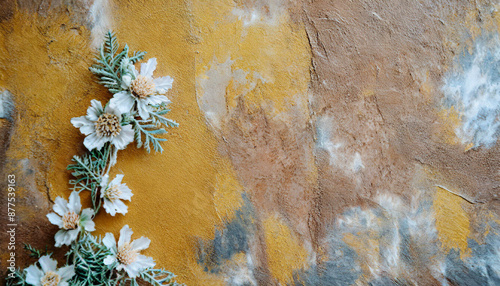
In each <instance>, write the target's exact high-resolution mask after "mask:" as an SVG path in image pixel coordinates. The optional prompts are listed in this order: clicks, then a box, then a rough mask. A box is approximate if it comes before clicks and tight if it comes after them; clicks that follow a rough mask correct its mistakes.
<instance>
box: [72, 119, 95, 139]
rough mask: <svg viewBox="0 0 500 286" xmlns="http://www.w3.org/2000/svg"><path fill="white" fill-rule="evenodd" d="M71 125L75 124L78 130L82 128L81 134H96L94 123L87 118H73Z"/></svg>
mask: <svg viewBox="0 0 500 286" xmlns="http://www.w3.org/2000/svg"><path fill="white" fill-rule="evenodd" d="M71 124H73V126H75V127H76V128H80V132H82V133H83V134H85V135H89V134H90V133H92V132H95V126H94V122H92V121H90V120H88V119H87V116H80V117H74V118H71Z"/></svg>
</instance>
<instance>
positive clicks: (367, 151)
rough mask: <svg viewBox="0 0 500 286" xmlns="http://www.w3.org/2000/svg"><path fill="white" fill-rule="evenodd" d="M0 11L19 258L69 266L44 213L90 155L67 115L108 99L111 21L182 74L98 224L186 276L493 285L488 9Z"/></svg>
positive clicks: (165, 68) (11, 4)
mask: <svg viewBox="0 0 500 286" xmlns="http://www.w3.org/2000/svg"><path fill="white" fill-rule="evenodd" d="M0 3H1V4H0V90H1V91H2V93H0V94H1V96H0V106H1V107H2V108H0V111H1V112H0V144H1V146H3V148H2V149H0V162H1V164H2V165H1V169H0V173H1V175H2V178H6V176H7V175H8V174H15V175H16V178H17V186H16V188H17V198H18V200H17V205H16V213H17V220H18V224H19V227H18V234H17V237H16V239H17V247H18V250H17V252H16V253H17V265H18V266H20V267H26V266H28V265H29V264H31V263H33V261H32V260H31V259H29V258H28V257H27V255H25V254H24V253H23V251H22V250H21V246H22V244H21V243H22V242H26V243H30V244H33V245H34V246H37V247H40V248H43V247H45V245H48V246H49V248H50V249H51V250H54V251H55V255H56V256H58V257H59V258H62V256H61V255H62V253H63V250H60V249H54V248H53V247H51V245H53V242H54V241H53V234H54V233H55V231H56V228H55V227H54V226H51V225H50V224H49V222H48V221H47V219H46V218H45V214H46V213H47V212H49V211H50V208H51V206H52V204H53V201H54V199H55V197H57V196H63V197H67V196H68V195H69V190H68V183H67V181H68V179H69V178H70V175H69V173H68V172H67V171H66V170H65V168H66V166H67V165H68V164H69V163H70V159H71V157H72V156H73V155H75V154H82V153H83V152H85V151H86V150H85V148H84V146H83V144H82V140H83V136H82V135H81V134H80V133H79V132H78V130H76V129H75V128H73V126H71V124H70V119H71V118H72V117H76V116H81V115H83V114H84V113H85V111H86V108H87V106H88V105H89V103H90V100H91V99H98V100H101V101H107V100H109V98H110V94H109V93H108V92H107V91H106V90H105V89H104V88H103V87H101V86H99V85H98V84H97V83H96V80H95V78H94V77H93V76H92V74H91V73H90V72H89V71H88V67H89V66H90V65H91V63H92V57H93V54H94V52H95V48H96V47H97V46H98V45H99V43H100V41H101V40H102V35H103V33H104V32H105V31H106V30H108V29H114V30H115V31H117V35H118V37H119V40H120V42H121V43H122V44H123V43H125V42H126V43H127V44H128V45H129V46H130V47H131V48H132V49H133V50H146V51H148V55H147V57H156V58H157V59H158V69H157V71H156V73H157V74H158V75H161V76H164V75H170V76H172V77H173V78H174V86H173V89H172V90H171V91H170V92H169V94H168V96H169V98H170V99H171V100H172V104H171V109H172V112H171V113H170V114H169V117H171V118H172V119H174V120H176V121H177V122H179V123H180V126H179V128H176V129H170V130H169V134H168V135H167V137H166V138H167V139H168V141H167V142H166V143H165V144H164V147H165V152H164V153H162V154H146V153H145V151H144V150H136V149H135V148H134V147H133V146H129V148H127V149H126V150H124V151H120V152H119V154H118V160H119V163H118V164H117V165H116V167H115V168H114V169H113V172H114V174H124V175H125V177H124V182H126V183H127V185H128V186H130V188H131V189H132V190H133V192H134V197H133V199H132V202H131V203H129V204H128V205H129V213H128V214H127V215H126V216H117V217H110V216H107V215H105V214H99V215H98V216H97V218H96V219H95V221H96V224H97V231H96V234H103V233H105V232H109V231H111V232H115V234H116V233H117V232H118V230H119V229H120V228H121V227H122V225H124V224H128V225H130V226H131V227H132V229H133V230H134V233H135V234H136V235H137V236H141V235H144V236H148V237H149V238H151V240H152V243H151V247H150V248H149V249H148V250H147V252H146V254H147V255H151V256H153V257H154V258H155V260H156V261H157V265H159V266H161V267H164V268H167V269H169V270H171V271H173V272H174V273H175V274H176V275H178V280H179V281H180V282H183V283H186V284H187V285H497V284H498V283H500V282H499V281H500V270H499V269H500V248H499V246H500V200H499V195H500V194H499V189H500V188H499V180H500V177H499V176H500V172H499V163H500V162H499V160H500V159H499V158H500V156H499V155H500V149H499V148H500V145H499V144H498V135H499V133H500V131H499V130H500V120H499V118H498V114H500V108H499V107H498V103H499V102H500V83H499V82H498V80H499V79H500V74H499V72H498V67H499V66H500V57H499V55H500V50H499V43H500V40H499V38H500V37H499V31H500V14H499V12H498V9H499V8H500V6H498V4H497V3H495V2H494V1H455V0H438V1H431V0H420V1H409V0H408V1H400V0H380V1H379V0H375V1H368V0H360V1H329V0H316V1H310V0H295V1H284V0H283V1H282V0H217V1H194V0H188V1H182V0H180V1H160V0H157V1H156V0H147V1H137V0H126V1H113V0H95V1H84V0H79V1H50V0H49V1H10V0H4V1H1V2H0ZM6 94H9V96H8V97H7V96H5V95H6ZM0 186H1V188H2V192H3V194H5V193H6V179H2V181H0ZM0 203H1V204H2V205H4V206H5V205H6V195H2V199H1V201H0ZM6 211H7V210H6V208H5V207H3V208H2V210H1V215H2V217H3V218H6ZM5 225H6V221H5V220H3V221H2V229H3V228H4V227H5ZM0 237H1V238H2V240H1V241H2V243H1V245H0V247H1V249H2V250H1V252H0V253H1V254H2V255H1V259H2V260H1V262H0V265H1V267H2V269H5V267H6V265H7V264H6V259H7V258H8V255H9V253H8V252H7V250H6V249H7V244H6V243H7V241H8V236H7V235H6V232H5V231H2V234H1V235H0ZM61 261H62V260H61Z"/></svg>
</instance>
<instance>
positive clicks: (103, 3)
mask: <svg viewBox="0 0 500 286" xmlns="http://www.w3.org/2000/svg"><path fill="white" fill-rule="evenodd" d="M111 19H112V9H111V6H110V3H109V0H95V1H94V2H93V3H92V5H91V6H90V8H89V13H88V18H87V21H88V25H89V26H90V32H91V37H92V46H93V47H96V48H97V47H99V46H100V45H101V43H102V39H103V38H104V34H105V33H106V32H107V31H109V30H111V29H112V25H111V22H112V21H111Z"/></svg>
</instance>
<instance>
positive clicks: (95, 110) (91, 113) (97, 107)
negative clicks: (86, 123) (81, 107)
mask: <svg viewBox="0 0 500 286" xmlns="http://www.w3.org/2000/svg"><path fill="white" fill-rule="evenodd" d="M103 112H104V110H103V108H102V104H101V102H100V101H98V100H95V99H92V100H91V101H90V107H89V108H88V109H87V119H88V120H90V121H96V120H97V119H98V118H99V116H101V114H102V113H103Z"/></svg>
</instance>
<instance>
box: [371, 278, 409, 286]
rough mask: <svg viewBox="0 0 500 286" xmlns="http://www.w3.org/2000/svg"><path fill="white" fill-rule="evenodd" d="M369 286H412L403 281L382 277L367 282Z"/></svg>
mask: <svg viewBox="0 0 500 286" xmlns="http://www.w3.org/2000/svg"><path fill="white" fill-rule="evenodd" d="M368 285H369V286H406V285H412V284H411V283H408V282H406V281H404V280H394V279H392V278H389V277H386V276H382V277H379V278H377V279H374V280H372V281H370V282H368Z"/></svg>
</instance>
